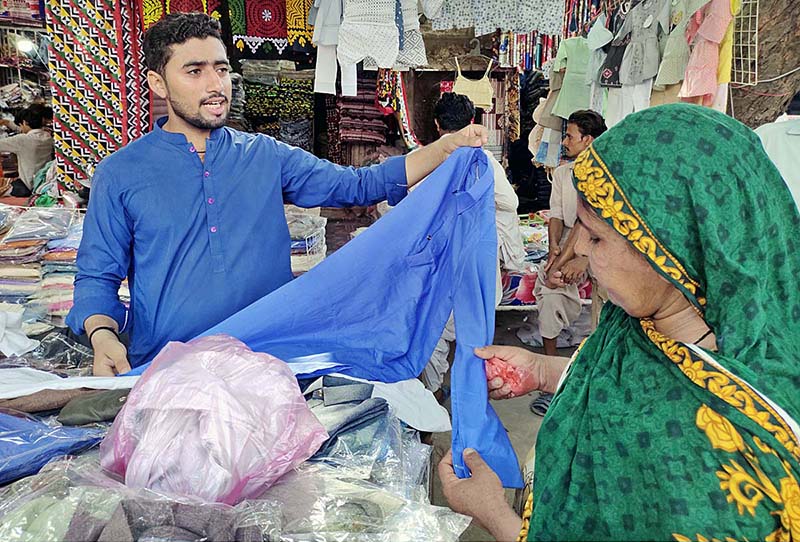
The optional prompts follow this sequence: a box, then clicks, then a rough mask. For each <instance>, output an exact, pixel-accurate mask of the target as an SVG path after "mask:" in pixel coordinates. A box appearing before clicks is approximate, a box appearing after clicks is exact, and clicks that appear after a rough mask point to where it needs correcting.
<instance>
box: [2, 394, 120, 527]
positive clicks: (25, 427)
mask: <svg viewBox="0 0 800 542" xmlns="http://www.w3.org/2000/svg"><path fill="white" fill-rule="evenodd" d="M104 434H105V431H104V430H102V429H88V428H77V427H62V426H60V425H57V424H52V425H48V424H46V423H44V422H42V421H41V420H40V419H37V418H34V417H32V416H29V415H27V414H23V413H22V412H17V411H12V410H9V409H0V485H2V484H6V483H9V482H12V481H14V480H17V479H19V478H23V477H25V476H30V475H31V474H35V473H36V472H38V471H39V469H40V468H42V466H44V465H46V464H47V463H48V462H49V461H50V460H52V459H53V458H55V457H59V456H63V455H68V454H73V453H79V452H82V451H84V450H87V449H89V448H91V447H92V446H94V445H96V444H97V443H98V442H100V439H101V438H103V435H104ZM0 540H3V538H2V537H0Z"/></svg>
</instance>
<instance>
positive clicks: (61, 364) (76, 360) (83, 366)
mask: <svg viewBox="0 0 800 542" xmlns="http://www.w3.org/2000/svg"><path fill="white" fill-rule="evenodd" d="M93 359H94V355H93V353H92V351H91V350H90V349H89V348H87V347H85V346H83V345H82V344H79V343H77V342H75V341H74V340H72V339H70V338H69V337H67V336H66V335H64V334H63V333H59V332H55V331H54V332H52V333H48V334H47V335H45V337H44V338H43V339H41V341H40V342H39V346H38V347H36V349H34V350H33V351H31V352H28V353H27V354H25V355H24V356H20V357H15V358H8V359H5V360H3V361H2V362H0V368H3V367H30V368H32V369H39V370H41V371H47V372H50V373H55V374H57V375H61V376H91V375H92V364H93Z"/></svg>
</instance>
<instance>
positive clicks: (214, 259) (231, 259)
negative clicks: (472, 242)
mask: <svg viewBox="0 0 800 542" xmlns="http://www.w3.org/2000/svg"><path fill="white" fill-rule="evenodd" d="M159 122H160V123H161V124H163V121H159ZM205 150H206V154H205V157H206V158H205V163H203V162H202V161H201V160H200V158H199V156H198V154H197V152H196V150H195V149H194V147H193V146H192V145H191V144H190V143H188V142H187V140H186V138H185V137H184V136H183V135H182V134H176V133H171V132H166V131H164V130H163V129H162V128H161V125H160V124H159V125H157V126H156V127H155V129H154V130H153V131H152V132H150V133H149V134H147V135H145V136H143V137H141V138H139V139H138V140H136V141H134V142H133V143H131V144H129V145H128V146H126V147H125V148H123V149H121V150H119V151H117V152H115V153H114V154H112V155H111V156H109V157H108V158H106V159H105V160H103V161H102V162H101V163H100V165H99V166H98V167H97V170H96V172H95V175H94V177H93V179H92V193H91V198H90V201H89V209H88V212H87V215H86V219H85V223H84V231H83V239H82V241H81V247H80V250H79V251H78V275H77V277H76V280H75V306H74V307H73V309H72V311H71V312H70V313H69V316H68V317H67V324H68V325H69V326H70V327H71V328H72V329H73V331H75V332H76V333H78V334H81V333H83V332H84V329H83V323H84V321H85V320H86V318H88V317H89V316H91V315H93V314H104V315H108V316H110V317H112V318H114V319H115V320H116V321H117V323H118V325H119V327H120V329H121V330H127V331H128V332H129V334H130V337H131V344H130V347H129V349H128V355H129V360H130V362H131V365H132V366H137V365H140V364H142V363H144V362H146V361H149V360H151V359H152V358H153V357H154V356H155V354H156V353H158V352H159V351H160V350H161V348H162V347H163V346H164V345H165V344H166V343H167V342H168V341H170V340H175V341H186V340H189V339H191V338H192V337H195V336H197V335H198V334H200V333H202V332H203V331H205V330H206V329H208V328H209V327H211V326H213V325H215V324H217V323H219V322H221V321H222V320H224V319H225V318H227V317H228V316H230V315H232V314H234V313H236V312H237V311H239V310H241V309H243V308H244V307H246V306H248V305H249V304H250V303H252V302H254V301H256V300H257V299H259V298H261V297H263V296H265V295H267V294H268V293H270V292H272V291H273V290H275V289H277V288H279V287H281V286H283V285H284V284H286V283H287V282H289V281H290V280H291V278H292V273H291V264H290V244H291V241H290V237H289V230H288V227H287V225H286V220H285V219H284V213H283V203H284V201H287V202H290V203H294V204H296V205H298V206H301V207H317V206H329V207H339V206H352V205H370V204H373V203H377V202H379V201H382V200H385V199H387V198H388V200H389V203H390V204H396V203H397V202H398V201H400V200H401V199H402V198H403V197H404V196H405V195H406V193H407V188H406V174H405V159H404V158H402V157H398V158H394V159H389V160H388V161H387V162H385V163H384V164H382V165H378V166H373V167H370V168H361V169H355V168H345V167H341V166H337V165H335V164H332V163H330V162H327V161H324V160H320V159H319V158H316V157H315V156H313V155H311V154H309V153H307V152H305V151H303V150H300V149H297V148H294V147H290V146H288V145H285V144H283V143H279V142H277V141H275V140H274V139H272V138H270V137H267V136H264V135H261V134H247V133H243V132H237V131H236V130H232V129H230V128H220V129H217V130H214V131H212V133H211V136H210V138H209V139H208V140H207V141H206V149H205ZM126 276H127V277H128V281H129V287H130V291H131V307H130V312H128V311H126V309H125V306H124V305H123V304H122V303H121V302H120V301H119V299H118V296H117V291H118V289H119V285H120V281H121V280H122V279H124V278H125V277H126ZM126 323H127V326H126ZM126 328H127V329H126Z"/></svg>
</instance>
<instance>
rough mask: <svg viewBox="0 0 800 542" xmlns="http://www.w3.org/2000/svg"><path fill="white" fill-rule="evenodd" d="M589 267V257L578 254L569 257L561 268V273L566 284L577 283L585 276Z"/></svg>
mask: <svg viewBox="0 0 800 542" xmlns="http://www.w3.org/2000/svg"><path fill="white" fill-rule="evenodd" d="M588 268H589V258H587V257H585V256H578V257H576V258H573V259H571V260H570V261H568V262H567V263H565V264H564V267H562V268H561V275H562V277H563V279H564V282H566V283H567V284H579V283H580V282H582V281H583V279H584V278H585V277H586V270H587V269H588Z"/></svg>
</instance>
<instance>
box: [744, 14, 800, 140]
mask: <svg viewBox="0 0 800 542" xmlns="http://www.w3.org/2000/svg"><path fill="white" fill-rule="evenodd" d="M734 56H735V51H734ZM798 66H800V2H798V1H797V0H760V2H759V14H758V80H759V81H764V80H765V79H772V78H773V77H776V76H778V75H781V74H784V73H786V72H788V71H791V70H793V69H795V68H797V67H798ZM798 90H800V71H796V72H794V73H793V74H791V75H788V76H786V77H783V78H781V79H778V80H776V81H771V82H763V83H759V84H757V85H755V86H740V85H737V84H732V85H731V102H732V105H733V108H732V110H730V109H729V111H728V112H729V113H732V114H733V116H735V117H736V118H737V119H739V120H740V121H742V122H743V123H745V124H747V125H748V126H750V127H751V128H756V127H758V126H761V125H762V124H764V123H767V122H772V121H773V120H775V118H776V117H778V116H779V115H780V114H781V113H783V112H784V111H785V110H786V106H787V105H788V103H789V101H790V100H791V99H792V96H794V95H795V93H797V92H798Z"/></svg>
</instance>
